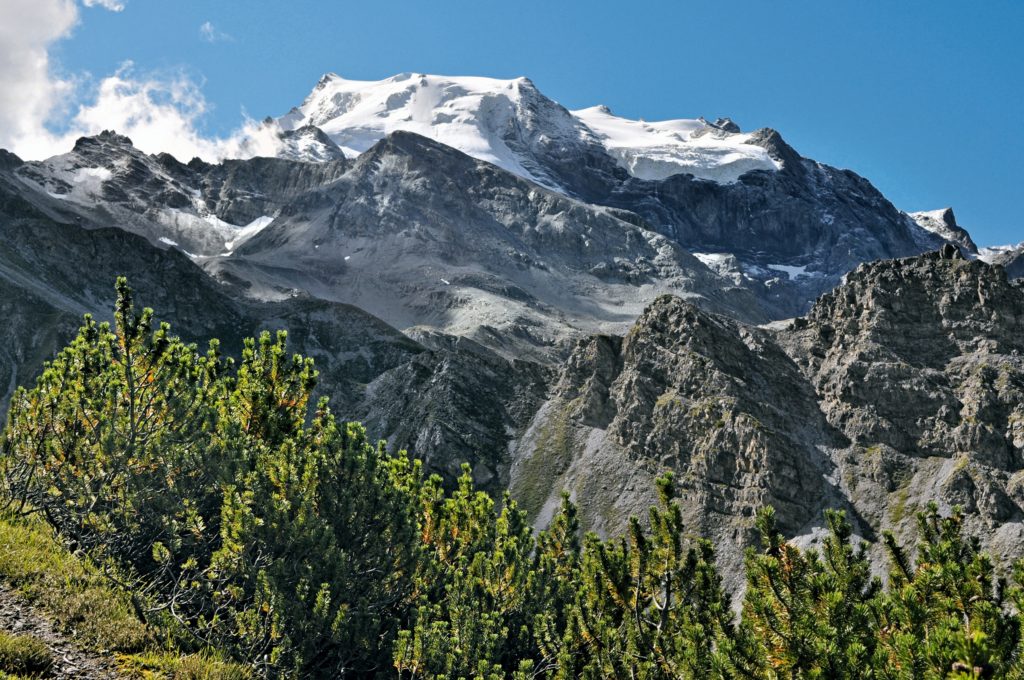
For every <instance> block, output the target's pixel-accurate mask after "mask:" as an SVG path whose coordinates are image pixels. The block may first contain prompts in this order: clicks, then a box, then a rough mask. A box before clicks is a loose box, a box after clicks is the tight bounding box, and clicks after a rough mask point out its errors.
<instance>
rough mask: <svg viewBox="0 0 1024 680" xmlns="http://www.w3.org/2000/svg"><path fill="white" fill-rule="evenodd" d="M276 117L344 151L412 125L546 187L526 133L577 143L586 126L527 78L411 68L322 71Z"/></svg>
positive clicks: (351, 151)
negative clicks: (376, 72) (378, 72)
mask: <svg viewBox="0 0 1024 680" xmlns="http://www.w3.org/2000/svg"><path fill="white" fill-rule="evenodd" d="M278 123H279V125H280V126H281V128H282V129H284V130H294V129H296V128H299V127H302V126H304V125H315V126H317V127H318V128H320V129H321V130H323V131H324V132H325V133H326V134H327V136H328V137H330V138H331V139H332V140H333V141H334V143H335V144H337V145H338V146H339V147H341V149H342V151H344V152H345V154H346V156H349V157H354V156H357V155H359V154H361V153H363V152H364V151H366V150H367V149H369V148H370V147H371V146H373V145H374V144H375V143H376V142H378V141H380V139H381V138H383V137H385V136H386V135H388V134H390V133H392V132H395V131H397V130H402V131H406V132H415V133H417V134H420V135H423V136H424V137H428V138H430V139H434V140H436V141H438V142H441V143H442V144H446V145H448V146H451V147H454V148H456V149H459V150H460V151H463V152H464V153H467V154H469V155H470V156H474V157H475V158H479V159H481V160H485V161H488V162H490V163H493V164H495V165H497V166H499V167H501V168H504V169H506V170H509V171H511V172H513V173H515V174H517V175H520V176H523V177H526V178H528V179H532V180H534V181H537V182H539V183H541V184H547V185H549V186H550V185H553V184H554V182H553V181H552V180H551V179H550V178H549V177H548V176H547V175H546V173H545V172H544V171H543V169H542V168H541V167H540V166H538V165H537V164H536V163H535V162H533V159H532V158H531V156H532V154H531V153H530V149H529V147H530V146H531V141H532V139H533V138H535V137H536V136H538V135H545V136H547V137H560V138H564V139H565V140H566V141H573V142H577V141H578V140H579V139H580V138H581V137H582V136H584V135H586V133H587V131H586V130H585V129H584V128H583V126H582V125H581V124H580V123H579V122H578V121H577V120H576V119H575V118H573V117H572V116H571V115H570V114H569V113H568V111H566V110H565V109H564V108H562V107H561V106H559V105H558V104H556V103H555V102H553V101H551V100H550V99H547V98H546V97H544V96H543V95H542V94H540V92H539V91H538V90H537V89H536V87H534V85H533V83H532V82H530V81H529V80H528V79H526V78H515V79H512V80H499V79H495V78H480V77H447V76H431V75H424V74H413V73H401V74H399V75H396V76H392V77H391V78H386V79H384V80H378V81H364V80H348V79H345V78H342V77H340V76H338V75H336V74H333V73H329V74H327V75H325V76H323V77H322V78H321V79H320V81H319V82H318V83H317V86H316V87H315V88H314V89H313V91H312V92H311V93H310V95H309V96H308V97H307V98H306V100H305V101H304V102H303V103H302V104H301V105H300V106H298V107H296V108H294V109H292V110H291V111H290V112H289V113H287V114H286V115H284V116H282V117H281V118H279V119H278Z"/></svg>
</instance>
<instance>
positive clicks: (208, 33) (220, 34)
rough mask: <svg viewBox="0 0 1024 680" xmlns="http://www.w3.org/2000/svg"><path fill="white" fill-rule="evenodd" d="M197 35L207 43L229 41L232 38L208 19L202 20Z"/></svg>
mask: <svg viewBox="0 0 1024 680" xmlns="http://www.w3.org/2000/svg"><path fill="white" fill-rule="evenodd" d="M199 37H200V38H202V39H203V40H205V41H206V42H208V43H215V42H230V41H232V40H234V38H233V37H231V35H229V34H228V33H225V32H224V31H221V30H218V29H217V27H216V26H214V25H213V24H212V23H211V22H209V21H204V22H203V23H202V25H200V26H199Z"/></svg>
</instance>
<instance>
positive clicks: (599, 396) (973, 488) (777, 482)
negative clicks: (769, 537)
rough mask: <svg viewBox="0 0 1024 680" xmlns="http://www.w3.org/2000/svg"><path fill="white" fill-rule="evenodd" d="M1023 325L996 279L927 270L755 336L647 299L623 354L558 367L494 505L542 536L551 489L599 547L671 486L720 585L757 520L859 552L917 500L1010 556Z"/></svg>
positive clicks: (958, 262)
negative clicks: (836, 521)
mask: <svg viewBox="0 0 1024 680" xmlns="http://www.w3.org/2000/svg"><path fill="white" fill-rule="evenodd" d="M953 252H955V251H950V252H949V253H948V254H949V256H950V257H952V253H953ZM1022 324H1024V291H1022V289H1021V288H1020V287H1019V286H1018V285H1015V284H1013V283H1011V282H1010V281H1008V279H1007V276H1006V272H1005V271H1004V270H1003V269H1002V268H1001V267H992V266H989V265H987V264H984V263H982V262H977V261H966V260H963V259H944V258H943V257H941V256H940V254H938V253H934V254H930V255H925V256H921V257H917V258H909V259H904V260H894V261H884V262H877V263H872V264H868V265H862V266H861V267H859V268H858V269H857V270H856V271H855V272H853V273H851V274H850V275H849V276H848V280H847V282H846V283H845V284H844V285H842V286H840V287H838V288H837V289H836V290H835V291H833V292H832V293H829V294H827V295H825V296H823V297H822V298H821V299H820V300H819V301H818V302H817V303H816V304H815V305H814V307H813V308H812V310H811V312H810V313H809V314H808V315H807V316H806V317H801V318H798V319H795V320H793V321H792V322H781V323H776V324H771V325H768V326H762V327H752V326H746V325H743V324H739V323H736V322H734V321H730V320H727V319H724V318H722V317H718V316H716V315H713V314H708V313H706V312H703V311H701V310H699V309H697V308H696V307H694V306H692V305H690V304H687V303H686V302H685V301H682V300H679V299H676V298H671V297H663V298H659V299H658V300H657V301H656V302H655V303H654V304H653V305H652V306H651V307H650V308H649V309H648V310H647V311H646V312H645V313H644V314H643V315H642V316H641V318H640V320H639V321H638V322H637V324H636V326H634V328H633V329H632V330H631V331H630V332H629V334H628V335H626V336H625V337H623V338H617V337H604V336H600V337H594V338H591V339H589V340H586V341H583V342H581V343H580V344H579V345H578V346H577V347H576V349H575V350H574V352H573V353H572V356H571V358H570V359H569V361H568V362H567V364H566V366H565V368H564V370H563V371H562V373H561V375H560V377H559V380H558V382H557V383H556V387H555V388H554V389H553V391H552V396H551V398H550V399H549V401H547V402H546V403H545V404H544V406H543V407H542V408H541V409H540V411H539V412H538V415H537V416H536V418H535V419H534V421H533V423H532V424H531V426H530V428H529V430H528V432H527V434H526V435H525V436H524V437H523V438H522V439H521V440H520V441H519V442H518V443H517V446H516V449H515V453H514V454H513V462H512V467H511V489H512V492H513V495H514V496H516V497H518V498H519V499H521V501H522V502H523V503H524V505H525V507H526V508H527V509H528V510H529V511H530V512H531V513H532V514H533V516H534V517H535V518H536V521H537V522H538V523H540V524H543V523H544V522H545V520H546V517H547V516H548V515H549V514H550V512H551V511H552V509H553V508H554V504H555V503H556V499H557V495H558V493H559V492H560V491H561V489H562V488H566V489H568V490H570V491H571V492H572V494H573V495H574V497H575V498H576V499H577V502H578V503H579V504H580V508H581V513H582V516H583V518H584V522H585V523H586V524H587V525H589V526H590V527H591V528H596V529H598V530H602V531H605V532H611V531H615V530H618V529H619V528H621V526H622V523H623V521H624V520H625V518H626V517H627V516H628V515H629V514H637V513H639V512H640V511H641V510H642V509H643V507H644V506H646V505H647V504H648V503H650V502H651V500H652V499H651V485H652V484H651V480H652V478H653V476H654V475H655V474H657V473H658V472H659V471H661V470H664V469H671V470H675V471H676V472H677V476H678V479H679V481H680V486H681V498H682V503H683V507H684V508H685V513H686V517H687V520H688V522H689V526H691V527H692V528H693V529H694V531H695V532H697V533H700V534H703V535H707V536H710V537H711V538H712V539H713V540H714V541H715V542H716V543H717V544H718V546H719V549H720V552H721V554H722V556H723V559H724V561H725V562H726V564H728V565H729V566H731V567H735V566H738V563H739V560H740V559H741V555H742V549H743V547H745V546H746V545H747V544H748V542H749V540H750V539H751V533H750V532H751V527H752V522H753V515H754V513H755V512H756V510H757V508H759V507H760V506H762V505H764V504H771V505H774V506H775V507H776V508H777V509H778V510H779V517H780V523H781V526H782V527H783V528H784V530H785V531H787V532H788V533H789V534H790V535H791V536H793V537H797V539H798V540H802V541H806V542H810V541H813V540H814V539H815V536H816V535H817V534H818V533H819V531H820V529H821V524H822V511H823V510H824V509H825V508H827V507H841V508H845V509H847V511H848V512H849V513H850V514H851V516H852V518H853V520H854V522H855V525H856V526H857V527H858V530H859V531H860V532H861V534H862V535H864V536H874V535H876V534H877V532H878V531H880V530H881V529H886V528H892V529H895V530H896V531H897V533H899V534H904V533H906V532H909V531H910V530H912V525H913V512H914V510H916V509H918V508H921V507H923V506H924V504H926V503H927V502H928V501H930V500H936V501H938V502H939V503H940V505H942V506H943V507H944V508H945V509H947V510H948V509H949V507H951V506H952V505H954V504H960V505H963V506H964V507H965V508H966V509H967V510H968V511H969V512H970V513H972V518H973V519H972V523H973V526H972V529H973V530H975V531H978V532H979V533H980V534H981V535H983V536H984V537H985V540H986V542H987V543H988V545H989V546H990V547H992V548H993V550H995V551H997V552H998V553H999V554H1012V555H1019V554H1021V553H1022V551H1024V521H1022V520H1024V512H1022V509H1021V508H1022V503H1024V496H1022V495H1021V491H1020V487H1021V481H1022V479H1024V476H1022V475H1021V473H1020V470H1021V469H1022V466H1024V458H1022V456H1024V391H1022V390H1024V358H1022V357H1021V351H1022V350H1024V340H1022V338H1024V335H1022V333H1021V331H1022V330H1024V328H1022V327H1021V326H1022Z"/></svg>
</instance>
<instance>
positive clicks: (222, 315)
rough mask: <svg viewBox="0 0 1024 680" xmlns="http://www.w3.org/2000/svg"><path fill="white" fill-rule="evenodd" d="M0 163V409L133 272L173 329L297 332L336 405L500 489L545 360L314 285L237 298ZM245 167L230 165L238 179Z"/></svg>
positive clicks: (141, 296)
mask: <svg viewBox="0 0 1024 680" xmlns="http://www.w3.org/2000/svg"><path fill="white" fill-rule="evenodd" d="M0 160H2V161H3V162H4V163H3V169H0V313H2V314H3V318H4V320H5V323H4V324H3V330H2V334H0V339H2V343H0V346H2V349H0V385H2V386H3V390H2V393H0V409H3V410H5V409H6V403H7V400H8V399H9V397H10V394H11V393H12V392H13V390H14V388H15V387H16V386H17V385H24V384H28V383H29V381H30V380H31V379H32V378H33V377H34V376H35V375H36V374H37V373H38V372H39V370H40V369H41V367H42V364H43V362H44V361H45V360H47V359H48V358H50V357H52V356H53V354H54V353H55V352H56V351H57V350H58V349H59V348H60V347H62V346H63V345H64V344H66V343H67V342H68V341H69V340H70V339H71V338H72V337H73V335H74V332H75V331H76V329H77V328H78V326H79V325H80V322H81V318H82V314H85V313H92V314H94V315H96V316H98V317H99V318H104V319H108V320H109V319H110V317H111V314H112V307H113V298H114V290H113V282H114V280H115V278H116V277H117V276H120V275H124V276H127V277H128V279H129V282H130V283H131V285H132V287H133V288H134V289H135V292H136V296H137V299H138V301H139V302H140V303H141V304H144V305H146V306H150V307H153V308H154V309H155V310H156V311H157V317H158V318H160V319H162V320H167V321H170V322H171V323H172V324H173V328H174V331H175V332H177V333H179V334H181V335H182V336H183V337H185V338H188V339H194V340H197V341H205V340H206V339H207V338H211V337H217V338H220V339H221V340H222V344H223V347H224V350H225V351H226V352H227V353H229V354H235V353H237V352H238V351H239V350H240V348H241V344H240V343H241V340H242V338H244V337H247V336H252V335H254V334H258V333H259V332H260V331H261V330H271V331H273V330H277V329H287V330H289V339H290V345H291V347H292V348H293V349H294V350H295V351H297V352H301V353H303V354H306V355H309V356H312V357H314V359H315V360H316V364H317V368H318V369H319V371H320V373H321V380H320V385H321V388H320V392H321V393H322V394H325V395H327V396H330V397H331V403H332V407H333V408H334V410H335V412H336V413H338V414H339V416H341V417H343V418H346V419H351V420H360V421H365V422H367V424H368V426H369V427H370V429H371V432H372V433H373V434H374V435H375V436H380V437H387V438H388V440H389V441H390V442H391V443H392V445H393V446H395V447H396V448H409V449H410V450H412V451H414V452H415V453H416V454H417V455H418V456H420V457H423V458H425V459H426V461H427V464H428V469H430V470H432V471H434V470H436V471H438V472H444V473H451V472H452V471H453V470H454V469H456V468H457V467H458V465H459V463H460V462H461V461H469V462H471V463H472V464H473V465H474V467H475V469H476V470H477V473H478V476H479V478H480V480H481V483H482V484H484V485H485V486H488V488H492V489H496V488H497V487H496V485H497V483H498V476H497V475H498V470H499V467H500V466H499V461H498V460H497V459H496V456H499V457H500V454H501V453H503V452H504V450H505V449H506V447H507V442H508V439H509V433H510V432H514V431H515V430H516V428H517V427H521V426H522V425H521V421H525V420H526V419H528V418H529V417H530V415H532V412H533V410H535V408H536V405H537V404H538V403H539V402H540V401H541V400H542V398H543V394H544V391H543V385H544V377H545V376H546V370H547V369H544V368H542V367H541V366H539V365H536V364H533V363H531V362H525V361H517V362H512V361H508V360H506V359H503V358H501V357H499V356H496V355H493V354H492V353H487V352H486V351H484V350H482V348H477V347H474V346H472V344H471V343H467V342H465V341H459V340H458V339H457V338H453V337H450V336H445V335H443V334H440V333H435V334H434V335H433V336H431V337H426V336H424V337H422V338H421V339H422V342H418V341H417V340H416V339H415V338H414V337H410V336H408V335H404V334H402V333H400V332H399V331H397V330H395V329H394V328H392V327H391V326H389V325H387V324H386V323H384V322H383V321H381V320H379V319H377V318H376V317H373V316H371V315H370V314H368V313H366V312H364V311H362V310H360V309H358V308H356V307H352V306H350V305H345V304H341V303H336V302H331V301H326V300H319V299H316V298H313V297H311V296H308V295H297V296H293V297H290V298H287V299H284V300H279V301H269V302H268V301H259V300H254V299H251V298H247V297H245V296H240V295H236V294H235V290H234V289H233V288H232V287H230V286H225V285H223V284H220V283H217V282H216V281H215V280H213V279H211V278H210V277H209V276H207V275H206V274H205V273H204V272H203V270H202V269H200V268H199V267H198V266H197V265H196V264H195V263H194V262H193V261H191V260H190V258H188V257H187V256H186V255H185V254H184V253H182V252H181V251H179V250H178V249H175V248H166V247H165V248H159V247H157V246H155V245H153V244H152V243H150V242H149V241H148V240H147V239H145V238H142V237H141V236H138V235H136V234H132V233H129V232H127V231H124V230H122V229H114V228H100V227H95V228H83V226H82V223H83V221H84V220H83V217H82V213H79V212H78V210H77V209H68V208H67V204H66V202H65V201H64V200H62V199H53V198H52V197H51V196H48V195H47V194H46V193H44V192H31V191H26V190H25V184H24V183H23V182H22V181H21V177H20V175H17V174H13V173H12V170H13V169H17V168H19V167H21V164H20V163H19V162H18V160H17V159H16V158H14V157H12V156H10V155H7V156H4V157H3V158H0ZM256 162H257V163H259V162H262V161H261V160H257V161H256ZM270 165H271V167H276V166H277V165H278V162H276V161H274V162H271V163H270ZM245 168H246V166H245V165H240V166H236V167H235V168H234V170H235V171H236V172H235V175H234V176H235V181H238V178H239V176H244V170H245ZM236 186H237V185H236ZM224 196H225V203H226V204H229V205H230V204H232V202H231V201H230V200H229V198H228V197H227V193H225V194H224ZM90 226H93V225H90ZM481 356H486V361H482V360H479V359H478V357H481ZM410 376H415V380H414V379H413V378H411V377H410ZM467 378H468V379H467ZM395 385H397V386H398V388H400V389H398V390H397V391H398V392H402V393H401V394H397V393H396V390H395V389H392V388H393V387H394V386H395ZM405 390H408V392H407V393H405V392H404V391H405ZM415 404H418V405H419V406H418V410H417V409H416V408H414V405H415ZM441 404H445V405H447V406H446V407H442V406H441ZM467 404H469V405H472V406H473V409H475V410H473V409H468V408H467V409H463V406H465V405H467ZM397 409H401V410H397ZM401 414H406V417H405V418H400V415H401Z"/></svg>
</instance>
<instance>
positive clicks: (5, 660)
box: [0, 631, 53, 677]
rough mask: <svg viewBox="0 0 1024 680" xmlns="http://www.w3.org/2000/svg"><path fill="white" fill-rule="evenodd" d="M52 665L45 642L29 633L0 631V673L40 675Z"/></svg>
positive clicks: (44, 673)
mask: <svg viewBox="0 0 1024 680" xmlns="http://www.w3.org/2000/svg"><path fill="white" fill-rule="evenodd" d="M52 667H53V655H52V654H51V653H50V650H49V648H48V647H47V646H46V643H45V642H43V641H42V640H40V639H39V638H37V637H33V636H31V635H10V634H9V633H5V632H3V631H0V675H2V674H6V675H8V676H14V677H18V676H28V677H32V676H42V675H46V674H47V673H48V672H49V671H50V669H51V668H52Z"/></svg>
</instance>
